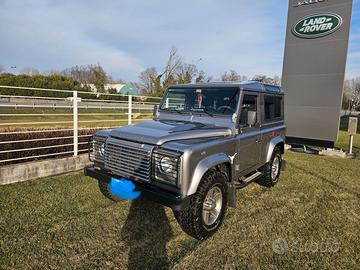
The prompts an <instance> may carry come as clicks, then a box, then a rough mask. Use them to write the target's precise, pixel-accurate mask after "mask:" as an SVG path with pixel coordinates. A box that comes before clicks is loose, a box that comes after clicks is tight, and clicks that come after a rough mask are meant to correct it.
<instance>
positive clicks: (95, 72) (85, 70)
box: [62, 64, 111, 92]
mask: <svg viewBox="0 0 360 270" xmlns="http://www.w3.org/2000/svg"><path fill="white" fill-rule="evenodd" d="M62 74H63V75H64V76H67V77H70V78H73V79H74V80H76V81H78V82H80V83H82V84H87V85H88V84H93V85H94V86H95V87H96V89H97V91H98V92H105V88H104V85H105V84H106V83H107V82H108V81H111V78H110V77H108V75H107V74H106V72H105V71H104V69H103V68H102V66H100V65H99V64H96V65H85V66H74V67H71V68H68V69H65V70H63V72H62Z"/></svg>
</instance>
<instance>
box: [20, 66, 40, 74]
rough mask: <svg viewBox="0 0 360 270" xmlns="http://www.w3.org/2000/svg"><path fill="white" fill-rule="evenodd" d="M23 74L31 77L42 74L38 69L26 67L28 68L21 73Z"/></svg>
mask: <svg viewBox="0 0 360 270" xmlns="http://www.w3.org/2000/svg"><path fill="white" fill-rule="evenodd" d="M20 73H21V74H25V75H29V76H35V75H39V74H40V72H39V70H37V69H36V68H32V67H26V68H23V69H22V70H21V71H20Z"/></svg>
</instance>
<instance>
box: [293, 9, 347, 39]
mask: <svg viewBox="0 0 360 270" xmlns="http://www.w3.org/2000/svg"><path fill="white" fill-rule="evenodd" d="M341 24H342V18H341V17H340V16H339V15H336V14H333V13H320V14H316V15H311V16H308V17H306V18H303V19H301V20H300V21H299V22H298V23H296V24H295V25H294V26H293V28H292V32H293V34H294V35H295V36H297V37H300V38H319V37H324V36H327V35H329V34H331V33H333V32H335V31H336V30H338V29H339V28H340V26H341Z"/></svg>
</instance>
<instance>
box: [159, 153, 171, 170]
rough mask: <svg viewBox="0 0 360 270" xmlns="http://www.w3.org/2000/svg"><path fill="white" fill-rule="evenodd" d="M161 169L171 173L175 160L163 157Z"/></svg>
mask: <svg viewBox="0 0 360 270" xmlns="http://www.w3.org/2000/svg"><path fill="white" fill-rule="evenodd" d="M159 165H160V166H159V169H160V171H161V172H162V173H170V172H171V171H172V170H173V160H172V159H171V158H169V157H163V158H162V159H161V160H160V164H159Z"/></svg>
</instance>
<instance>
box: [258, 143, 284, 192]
mask: <svg viewBox="0 0 360 270" xmlns="http://www.w3.org/2000/svg"><path fill="white" fill-rule="evenodd" d="M281 163H282V157H281V150H280V148H279V147H275V148H274V151H273V154H272V156H271V159H270V162H268V163H266V164H265V166H264V168H263V177H262V178H260V179H259V180H258V183H259V184H261V185H263V186H266V187H273V186H275V185H276V184H277V182H279V177H280V171H281Z"/></svg>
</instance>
